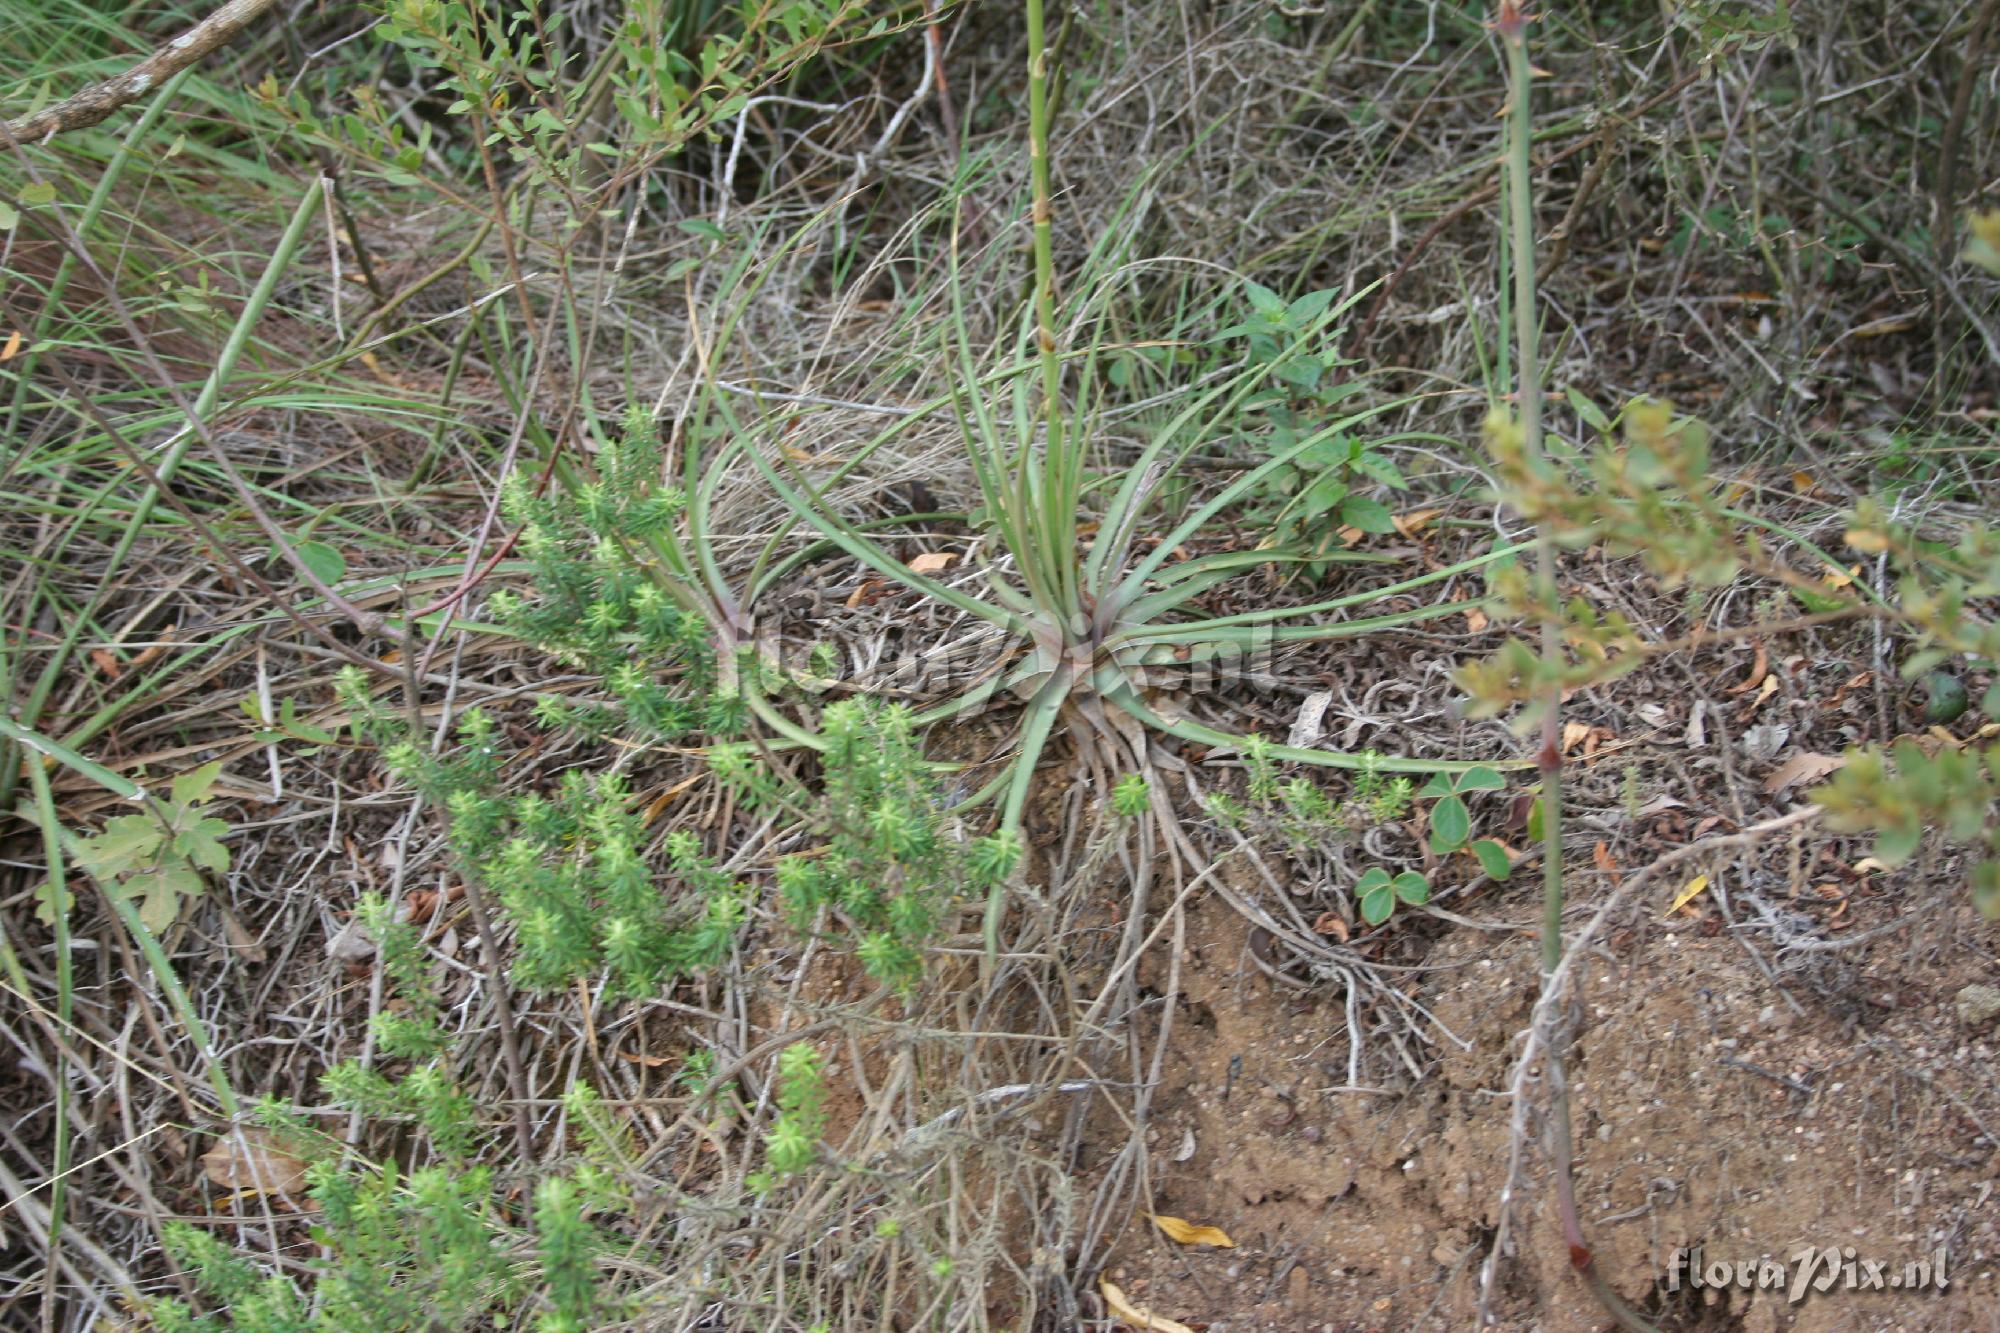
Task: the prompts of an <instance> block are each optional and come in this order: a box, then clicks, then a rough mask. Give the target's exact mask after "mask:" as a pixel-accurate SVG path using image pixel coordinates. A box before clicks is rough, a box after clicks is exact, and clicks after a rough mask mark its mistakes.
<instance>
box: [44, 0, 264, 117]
mask: <svg viewBox="0 0 2000 1333" xmlns="http://www.w3.org/2000/svg"><path fill="white" fill-rule="evenodd" d="M270 7H271V0H229V3H227V4H225V5H223V7H222V8H220V9H218V10H216V11H215V12H214V13H213V14H210V15H209V16H208V17H207V18H205V19H203V20H202V21H201V22H199V23H197V24H195V25H194V26H193V27H192V28H189V29H188V30H187V31H186V32H184V33H182V34H181V35H180V36H178V37H176V38H174V39H173V40H172V41H171V42H168V43H167V44H166V45H165V46H162V47H160V48H158V49H157V50H155V51H154V52H153V54H151V55H150V56H147V57H146V58H145V59H144V60H142V61H140V62H139V63H138V64H136V65H134V66H132V68H130V69H128V70H126V71H125V72H124V73H123V74H120V75H119V76H118V77H116V78H113V79H106V80H105V81H104V82H102V83H98V84H93V85H92V86H91V87H88V88H85V89H84V90H83V91H82V92H80V93H75V94H72V95H71V96H69V97H66V98H64V99H63V100H62V101H60V102H57V103H56V104H55V105H54V106H52V107H49V108H47V109H45V110H42V111H38V112H36V113H35V114H34V115H32V116H24V117H22V118H21V119H20V120H13V121H9V122H7V133H8V134H10V135H12V136H13V137H14V138H16V139H18V140H20V141H21V142H23V143H32V142H34V141H36V140H38V139H47V138H51V137H53V136H54V135H57V134H62V133H64V132H66V131H68V130H81V129H88V128H89V127H90V126H92V125H97V124H101V123H103V122H104V121H105V120H108V119H109V118H110V117H111V115H112V113H114V112H116V111H117V110H118V109H119V108H120V107H122V106H124V105H125V104H126V103H127V102H130V101H132V100H133V99H134V98H137V97H141V96H143V95H144V94H145V92H146V91H147V89H149V88H153V87H156V86H157V85H159V84H161V83H164V82H166V81H167V80H168V79H171V78H172V77H173V76H174V75H176V74H178V73H180V72H181V71H182V70H184V69H186V68H187V67H188V66H189V65H192V64H194V63H195V61H197V60H200V59H201V58H202V57H203V56H205V55H207V54H208V53H209V52H211V51H213V50H215V49H216V48H217V47H220V46H222V45H224V44H226V43H228V42H231V41H234V40H235V38H236V36H237V34H239V33H241V32H242V31H243V30H244V29H245V28H247V27H248V26H250V23H251V21H252V20H253V19H255V18H256V17H257V16H258V15H259V14H262V13H263V12H264V11H265V10H267V9H269V8H270Z"/></svg>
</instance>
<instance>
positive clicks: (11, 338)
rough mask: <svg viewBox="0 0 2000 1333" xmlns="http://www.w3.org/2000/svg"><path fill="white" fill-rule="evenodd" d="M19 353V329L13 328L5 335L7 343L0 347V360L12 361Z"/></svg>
mask: <svg viewBox="0 0 2000 1333" xmlns="http://www.w3.org/2000/svg"><path fill="white" fill-rule="evenodd" d="M20 354H21V331H20V330H19V329H15V330H14V331H13V332H12V333H10V334H8V335H7V345H6V346H5V347H0V361H12V360H13V359H14V358H15V357H17V356H19V355H20Z"/></svg>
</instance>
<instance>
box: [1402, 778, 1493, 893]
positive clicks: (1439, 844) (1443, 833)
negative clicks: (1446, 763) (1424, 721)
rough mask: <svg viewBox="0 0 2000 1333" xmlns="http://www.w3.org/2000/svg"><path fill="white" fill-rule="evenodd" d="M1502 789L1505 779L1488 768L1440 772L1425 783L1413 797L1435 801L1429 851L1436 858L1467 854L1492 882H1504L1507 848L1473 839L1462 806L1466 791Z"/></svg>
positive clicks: (1468, 813) (1468, 812) (1488, 840)
mask: <svg viewBox="0 0 2000 1333" xmlns="http://www.w3.org/2000/svg"><path fill="white" fill-rule="evenodd" d="M1506 786H1507V780H1506V779H1505V778H1503V777H1501V776H1500V775H1499V774H1498V773H1496V772H1494V771H1493V770H1492V769H1490V768H1474V769H1471V770H1469V771H1467V772H1464V773H1440V774H1438V775H1437V776H1435V777H1433V778H1432V779H1431V780H1430V781H1429V782H1427V783H1425V784H1424V787H1423V790H1421V791H1419V792H1418V793H1417V795H1418V796H1420V797H1426V798H1435V800H1436V802H1437V804H1435V805H1433V806H1432V807H1431V850H1432V851H1434V852H1436V853H1437V854H1438V855H1439V856H1449V855H1451V854H1452V853H1453V852H1458V851H1466V852H1471V853H1472V855H1473V856H1474V857H1475V858H1477V859H1478V861H1479V868H1480V869H1481V870H1484V871H1485V872H1486V873H1487V874H1488V875H1490V876H1492V877H1493V878H1494V879H1496V880H1504V879H1506V878H1507V876H1508V874H1509V872H1510V871H1511V870H1512V869H1513V862H1512V860H1511V858H1509V857H1508V855H1507V849H1506V848H1505V847H1502V846H1501V845H1500V844H1499V843H1498V842H1495V841H1494V840H1493V839H1491V838H1479V839H1474V838H1473V836H1472V811H1471V810H1470V809H1468V808H1467V807H1466V804H1465V793H1466V792H1472V791H1502V790H1504V789H1505V788H1506Z"/></svg>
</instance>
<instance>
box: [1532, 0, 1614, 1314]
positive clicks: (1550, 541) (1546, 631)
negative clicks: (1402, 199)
mask: <svg viewBox="0 0 2000 1333" xmlns="http://www.w3.org/2000/svg"><path fill="white" fill-rule="evenodd" d="M1527 24H1528V16H1527V15H1526V14H1524V13H1522V11H1521V6H1520V3H1519V0H1500V7H1499V12H1498V14H1497V15H1496V16H1495V20H1494V25H1493V26H1494V30H1495V31H1496V32H1497V33H1498V35H1499V37H1500V43H1501V45H1502V46H1503V47H1505V48H1506V52H1507V74H1508V83H1509V85H1510V87H1509V97H1510V101H1509V106H1508V114H1507V130H1508V133H1507V155H1506V163H1507V203H1508V219H1507V230H1508V233H1509V238H1510V240H1511V241H1512V245H1513V269H1514V330H1515V341H1516V343H1517V345H1518V356H1517V364H1518V367H1519V370H1518V373H1519V375H1520V380H1519V384H1520V390H1519V393H1518V394H1517V395H1516V397H1517V400H1518V402H1519V406H1520V419H1519V429H1520V432H1521V447H1522V452H1523V455H1524V456H1525V458H1526V460H1527V463H1528V466H1529V467H1530V468H1531V469H1535V470H1537V471H1539V470H1540V469H1541V467H1542V466H1543V457H1542V385H1541V367H1540V365H1539V364H1538V350H1539V341H1540V340H1539V336H1538V330H1537V328H1536V323H1535V319H1536V311H1535V219H1534V200H1533V196H1532V195H1531V193H1530V184H1529V181H1530V175H1531V172H1532V167H1533V163H1532V161H1531V158H1530V143H1531V138H1530V121H1531V118H1532V115H1533V107H1532V104H1531V99H1532V92H1533V80H1534V70H1533V67H1532V66H1530V64H1529V63H1528V42H1527ZM1535 568H1536V583H1537V585H1538V586H1537V598H1538V600H1539V601H1540V603H1541V620H1542V663H1543V666H1544V668H1545V671H1544V674H1545V677H1546V679H1547V680H1548V682H1549V683H1548V686H1547V691H1546V693H1545V694H1544V695H1543V698H1542V708H1541V714H1542V717H1541V723H1542V743H1541V747H1540V749H1539V750H1538V751H1537V752H1536V755H1535V767H1536V769H1537V770H1538V771H1539V772H1540V773H1541V777H1542V941H1541V943H1542V984H1543V985H1544V986H1545V987H1546V986H1548V985H1550V984H1551V982H1552V979H1553V978H1554V976H1555V974H1556V969H1557V968H1558V967H1559V966H1561V964H1562V957H1563V847H1562V835H1563V819H1562V662H1563V640H1562V621H1561V614H1562V599H1561V595H1560V593H1559V592H1558V590H1557V587H1556V542H1555V533H1554V531H1553V529H1552V528H1551V527H1550V525H1549V524H1548V522H1546V521H1544V522H1542V523H1540V524H1539V525H1538V526H1537V529H1536V537H1535ZM1567 1036H1568V1034H1567V1031H1566V1028H1565V1025H1564V1024H1563V1023H1562V1022H1561V1021H1560V1020H1558V1021H1557V1023H1556V1025H1555V1029H1554V1030H1553V1031H1552V1032H1551V1033H1550V1034H1549V1042H1548V1053H1547V1055H1546V1057H1545V1059H1544V1061H1543V1063H1544V1066H1545V1070H1546V1074H1547V1080H1548V1089H1549V1124H1548V1147H1549V1158H1550V1166H1551V1172H1550V1174H1551V1175H1552V1177H1553V1178H1554V1179H1553V1183H1554V1188H1555V1195H1556V1212H1557V1214H1558V1216H1559V1217H1560V1218H1561V1219H1562V1229H1563V1240H1564V1242H1565V1243H1566V1244H1567V1245H1568V1246H1569V1261H1570V1264H1571V1266H1572V1267H1574V1268H1575V1269H1576V1270H1577V1272H1578V1273H1579V1274H1580V1275H1581V1276H1582V1277H1583V1279H1584V1281H1585V1282H1586V1283H1587V1284H1588V1285H1589V1286H1590V1289H1591V1291H1592V1292H1593V1294H1595V1295H1596V1297H1597V1299H1598V1301H1599V1302H1600V1303H1602V1304H1603V1306H1604V1308H1605V1310H1606V1311H1607V1312H1609V1313H1610V1314H1611V1316H1612V1317H1613V1318H1614V1319H1616V1320H1617V1321H1618V1322H1619V1324H1620V1325H1621V1326H1623V1327H1625V1328H1628V1329H1642V1330H1650V1329H1651V1328H1652V1325H1650V1324H1648V1323H1646V1322H1645V1321H1644V1320H1642V1319H1640V1318H1639V1316H1638V1315H1637V1314H1636V1313H1634V1312H1633V1311H1632V1310H1631V1308H1630V1307H1628V1306H1627V1305H1626V1304H1625V1303H1624V1302H1623V1301H1622V1300H1620V1299H1619V1298H1618V1295H1617V1293H1616V1292H1614V1291H1612V1290H1611V1286H1610V1284H1609V1283H1608V1282H1606V1281H1605V1279H1604V1275H1603V1274H1602V1273H1600V1272H1598V1271H1597V1267H1596V1263H1595V1261H1594V1260H1593V1258H1592V1256H1591V1252H1590V1247H1589V1246H1588V1245H1586V1244H1585V1243H1584V1239H1583V1226H1582V1223H1581V1222H1580V1221H1579V1220H1578V1217H1577V1211H1576V1182H1575V1179H1574V1177H1573V1174H1572V1159H1571V1128H1570V1115H1569V1084H1568V1082H1567V1080H1566V1078H1565V1075H1564V1071H1563V1055H1564V1048H1565V1046H1566V1045H1567Z"/></svg>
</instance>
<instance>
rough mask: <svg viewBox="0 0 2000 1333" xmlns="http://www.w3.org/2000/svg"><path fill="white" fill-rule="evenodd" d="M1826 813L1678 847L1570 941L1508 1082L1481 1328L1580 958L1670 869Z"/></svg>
mask: <svg viewBox="0 0 2000 1333" xmlns="http://www.w3.org/2000/svg"><path fill="white" fill-rule="evenodd" d="M1824 813H1825V811H1823V810H1821V809H1820V808H1819V807H1818V806H1815V805H1808V806H1801V807H1800V808H1799V809H1797V810H1793V811H1791V812H1790V813H1788V814H1783V815H1779V816H1777V817H1776V818H1774V819H1767V820H1764V821H1762V822H1761V823H1757V824H1752V825H1751V826H1750V827H1749V828H1746V829H1744V830H1742V831H1741V832H1739V833H1727V834H1722V835H1719V836H1717V837H1713V838H1705V839H1703V840H1702V841H1700V842H1691V843H1688V844H1687V845H1686V846H1684V847H1677V848H1675V849H1674V850H1673V851H1671V852H1668V853H1667V854H1666V855H1664V856H1662V857H1661V858H1660V859H1659V860H1657V861H1655V862H1653V863H1652V864H1651V865H1649V866H1645V867H1643V868H1641V869H1639V870H1637V871H1635V872H1634V873H1633V874H1632V875H1631V876H1630V877H1628V878H1627V879H1626V880H1625V881H1624V882H1623V883H1621V884H1619V885H1618V887H1617V888H1615V889H1613V890H1612V891H1611V893H1610V894H1609V896H1607V897H1606V898H1605V900H1604V902H1603V903H1602V904H1601V905H1600V906H1599V907H1598V909H1597V911H1596V913H1594V914H1593V915H1592V916H1591V918H1590V920H1589V922H1588V923H1586V924H1585V926H1584V928H1583V929H1582V930H1580V931H1578V932H1577V934H1576V938H1575V939H1573V940H1571V941H1570V942H1569V946H1568V948H1567V949H1566V950H1565V951H1564V953H1563V960H1562V962H1561V963H1560V964H1558V965H1557V966H1556V969H1555V970H1554V971H1553V972H1551V973H1550V974H1549V975H1548V977H1547V978H1546V979H1545V981H1544V983H1543V986H1542V994H1541V997H1540V998H1539V999H1537V1000H1536V1001H1535V1007H1534V1010H1533V1012H1532V1013H1531V1014H1530V1015H1529V1019H1528V1028H1527V1031H1526V1033H1525V1034H1524V1037H1525V1040H1524V1041H1523V1043H1522V1046H1521V1054H1520V1056H1519V1058H1518V1059H1516V1060H1515V1062H1514V1075H1513V1078H1512V1079H1511V1080H1510V1081H1509V1084H1508V1095H1509V1096H1510V1097H1512V1098H1513V1100H1514V1115H1513V1125H1512V1131H1511V1133H1510V1135H1509V1146H1508V1152H1507V1178H1506V1183H1505V1185H1503V1186H1502V1188H1501V1190H1500V1217H1499V1220H1498V1222H1497V1224H1496V1226H1495V1229H1494V1234H1493V1244H1492V1247H1491V1248H1490V1249H1489V1250H1488V1251H1487V1255H1486V1263H1485V1265H1484V1266H1483V1267H1482V1268H1481V1270H1480V1279H1479V1280H1480V1298H1479V1299H1480V1323H1481V1325H1482V1326H1484V1325H1485V1323H1486V1322H1487V1314H1486V1311H1487V1308H1488V1306H1489V1304H1490V1302H1491V1300H1492V1297H1493V1295H1494V1293H1495V1290H1496V1287H1497V1282H1498V1279H1499V1269H1500V1256H1501V1253H1502V1251H1503V1250H1505V1248H1506V1245H1507V1240H1508V1232H1509V1230H1510V1228H1511V1224H1512V1221H1513V1203H1514V1199H1515V1196H1516V1195H1517V1194H1519V1192H1520V1189H1521V1184H1522V1180H1521V1176H1522V1167H1523V1165H1524V1160H1523V1159H1524V1149H1525V1147H1526V1144H1527V1141H1528V1109H1529V1099H1528V1074H1529V1071H1530V1070H1531V1069H1532V1068H1533V1066H1534V1063H1535V1057H1536V1056H1538V1055H1540V1054H1541V1053H1542V1052H1543V1051H1544V1050H1546V1049H1547V1047H1548V1042H1549V1040H1550V1036H1551V1034H1552V1033H1553V1032H1554V1031H1555V1030H1556V1028H1557V1026H1558V1024H1559V1023H1560V1022H1561V1011H1562V1008H1563V1002H1564V997H1565V995H1566V994H1567V993H1568V990H1569V983H1570V976H1571V973H1572V972H1573V970H1574V969H1575V967H1576V966H1577V961H1576V960H1577V959H1578V958H1581V957H1584V956H1585V955H1586V954H1587V953H1588V952H1589V948H1590V945H1591V944H1592V943H1593V942H1595V940H1596V939H1597V936H1598V934H1599V933H1600V932H1601V931H1602V930H1603V929H1604V926H1605V923H1606V922H1608V921H1609V920H1610V919H1611V916H1612V914H1613V913H1614V912H1616V911H1617V910H1618V909H1619V908H1621V907H1623V906H1624V905H1625V904H1626V903H1627V902H1628V901H1630V900H1631V898H1632V897H1633V895H1634V894H1636V893H1638V892H1639V890H1641V889H1643V888H1645V887H1646V886H1647V885H1649V884H1651V883H1652V882H1653V881H1654V880H1655V879H1657V878H1659V877H1660V876H1661V875H1663V874H1665V873H1666V872H1667V871H1669V870H1672V869H1674V868H1675V867H1677V866H1680V865H1683V864H1685V863H1686V862H1688V861H1691V860H1694V859H1695V858H1697V857H1701V856H1707V855H1710V854H1711V853H1714V852H1720V851H1726V850H1728V849H1729V848H1732V847H1747V846H1750V845H1751V844H1753V843H1757V842H1761V841H1763V840H1764V839H1765V838H1767V837H1769V836H1770V835H1772V834H1773V833H1782V832H1784V831H1785V830H1787V829H1792V828H1797V827H1799V826H1800V825H1802V824H1809V823H1811V822H1813V821H1814V820H1817V819H1818V818H1819V817H1820V816H1821V815H1822V814H1824Z"/></svg>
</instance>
